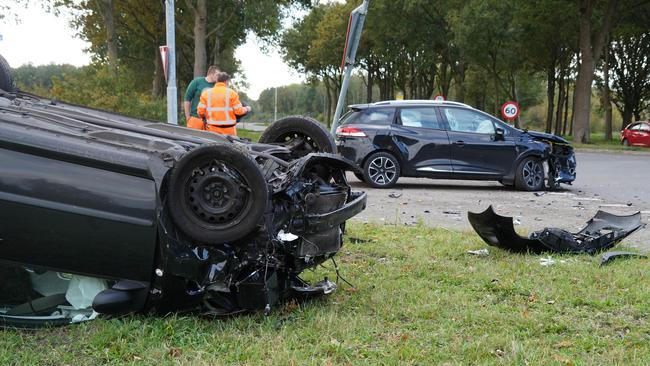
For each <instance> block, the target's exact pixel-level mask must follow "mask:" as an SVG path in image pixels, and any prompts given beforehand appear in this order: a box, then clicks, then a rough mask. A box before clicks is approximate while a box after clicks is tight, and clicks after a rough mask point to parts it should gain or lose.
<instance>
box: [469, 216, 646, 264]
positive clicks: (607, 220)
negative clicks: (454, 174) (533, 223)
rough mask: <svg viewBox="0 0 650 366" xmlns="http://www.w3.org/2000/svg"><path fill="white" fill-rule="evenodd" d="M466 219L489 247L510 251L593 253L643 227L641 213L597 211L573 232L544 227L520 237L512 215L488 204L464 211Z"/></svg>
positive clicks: (614, 243) (610, 245) (607, 247)
mask: <svg viewBox="0 0 650 366" xmlns="http://www.w3.org/2000/svg"><path fill="white" fill-rule="evenodd" d="M467 216H468V219H469V222H470V224H471V225H472V227H473V228H474V230H475V231H476V232H477V233H478V235H479V236H480V237H481V238H482V239H483V240H484V241H485V242H486V243H487V244H488V245H491V246H495V247H498V248H501V249H505V250H508V251H511V252H517V253H522V252H531V253H543V252H556V253H588V254H595V253H597V252H600V251H602V250H606V249H609V248H612V247H613V246H614V245H616V244H618V243H619V242H620V241H621V240H623V239H624V238H625V237H627V236H628V235H630V234H632V233H633V232H635V231H637V230H639V229H641V228H643V227H644V226H645V224H643V223H641V213H640V212H637V213H635V214H632V215H627V216H618V215H614V214H611V213H608V212H604V211H598V212H597V213H596V215H595V216H594V217H593V218H592V219H591V220H589V221H588V222H587V225H586V226H585V227H584V228H583V229H582V230H580V231H579V232H577V233H571V232H569V231H567V230H564V229H558V228H545V229H543V230H540V231H535V232H533V233H531V234H530V235H529V236H528V238H525V237H522V236H520V235H519V234H517V232H516V231H515V229H514V224H513V221H512V217H506V216H501V215H498V214H497V213H495V212H494V209H493V208H492V206H490V207H488V208H487V209H486V210H485V211H483V212H481V213H474V212H468V214H467Z"/></svg>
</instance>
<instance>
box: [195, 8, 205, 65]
mask: <svg viewBox="0 0 650 366" xmlns="http://www.w3.org/2000/svg"><path fill="white" fill-rule="evenodd" d="M207 22H208V3H207V0H197V1H196V7H195V8H194V77H195V78H196V77H199V76H205V74H206V72H207V67H208V66H207V65H208V54H207Z"/></svg>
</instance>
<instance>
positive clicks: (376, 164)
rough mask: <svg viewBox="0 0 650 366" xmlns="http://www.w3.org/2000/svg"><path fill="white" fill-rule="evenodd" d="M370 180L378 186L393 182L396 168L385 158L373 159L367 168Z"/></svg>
mask: <svg viewBox="0 0 650 366" xmlns="http://www.w3.org/2000/svg"><path fill="white" fill-rule="evenodd" d="M368 173H369V176H370V179H372V181H373V182H375V183H376V184H379V185H385V184H388V183H390V182H392V181H393V179H395V176H396V175H397V167H396V166H395V164H394V163H393V162H392V161H391V160H390V159H388V158H386V157H383V156H381V157H378V158H376V159H373V160H372V161H371V162H370V165H369V166H368Z"/></svg>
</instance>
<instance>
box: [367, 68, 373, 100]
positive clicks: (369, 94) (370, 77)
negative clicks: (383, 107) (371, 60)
mask: <svg viewBox="0 0 650 366" xmlns="http://www.w3.org/2000/svg"><path fill="white" fill-rule="evenodd" d="M373 81H374V79H373V75H372V71H371V68H370V67H368V83H367V84H366V103H368V104H370V103H372V86H373Z"/></svg>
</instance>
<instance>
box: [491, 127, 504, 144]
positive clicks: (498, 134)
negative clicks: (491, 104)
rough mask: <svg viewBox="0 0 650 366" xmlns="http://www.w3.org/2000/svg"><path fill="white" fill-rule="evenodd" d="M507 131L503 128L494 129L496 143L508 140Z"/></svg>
mask: <svg viewBox="0 0 650 366" xmlns="http://www.w3.org/2000/svg"><path fill="white" fill-rule="evenodd" d="M505 136H506V131H504V130H503V128H498V127H497V128H496V129H494V141H504V140H505V139H506V138H505Z"/></svg>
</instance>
